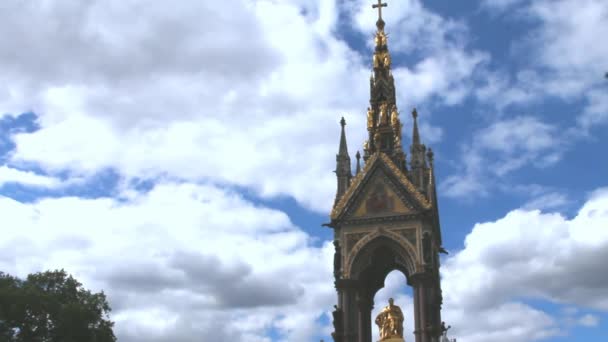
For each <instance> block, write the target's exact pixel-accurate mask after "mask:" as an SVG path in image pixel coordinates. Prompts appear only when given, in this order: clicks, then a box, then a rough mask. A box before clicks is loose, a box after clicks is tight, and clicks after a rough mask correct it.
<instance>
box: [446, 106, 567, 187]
mask: <svg viewBox="0 0 608 342" xmlns="http://www.w3.org/2000/svg"><path fill="white" fill-rule="evenodd" d="M557 131H558V128H557V126H556V125H554V124H549V123H547V122H544V121H542V119H540V118H538V117H535V116H519V117H514V118H505V119H502V120H497V121H494V122H492V123H491V124H490V125H488V126H486V127H483V128H482V129H479V130H478V131H476V132H474V133H473V135H472V139H471V141H470V142H468V143H466V144H463V145H462V147H461V156H460V158H461V160H462V166H461V167H459V168H458V169H457V172H456V173H455V174H453V175H451V176H449V177H447V178H446V179H445V180H444V181H443V182H442V183H441V189H442V191H443V192H444V193H445V194H446V195H448V196H450V197H467V196H469V197H470V196H483V195H485V194H487V193H488V192H489V190H490V189H492V187H496V186H497V185H499V184H498V183H499V182H500V180H501V179H502V178H504V177H505V176H506V175H508V174H510V173H513V172H515V171H517V170H519V169H521V168H523V167H525V166H529V165H533V166H535V167H538V168H545V167H548V166H551V165H553V164H555V163H556V162H558V161H559V160H560V159H561V156H562V154H563V152H564V150H565V149H566V148H567V147H568V146H567V145H566V142H565V141H564V140H563V139H561V137H560V136H559V135H558V134H557ZM497 180H498V182H497ZM498 188H501V187H500V186H498ZM502 188H503V189H505V190H507V191H512V190H513V189H512V188H505V187H502Z"/></svg>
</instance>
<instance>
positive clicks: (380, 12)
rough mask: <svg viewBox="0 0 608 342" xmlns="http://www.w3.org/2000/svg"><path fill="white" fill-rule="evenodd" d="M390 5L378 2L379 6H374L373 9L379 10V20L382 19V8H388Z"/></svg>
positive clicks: (379, 0) (380, 0)
mask: <svg viewBox="0 0 608 342" xmlns="http://www.w3.org/2000/svg"><path fill="white" fill-rule="evenodd" d="M387 6H388V5H387V4H386V2H385V3H383V2H382V0H378V3H377V4H373V5H372V8H377V9H378V18H380V19H382V7H387Z"/></svg>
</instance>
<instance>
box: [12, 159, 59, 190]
mask: <svg viewBox="0 0 608 342" xmlns="http://www.w3.org/2000/svg"><path fill="white" fill-rule="evenodd" d="M7 183H18V184H23V185H30V186H35V187H46V188H54V187H57V186H60V185H61V184H62V182H61V180H60V179H58V178H55V177H49V176H45V175H39V174H36V173H35V172H32V171H24V170H19V169H15V168H11V167H8V166H6V165H2V166H0V187H1V186H2V185H4V184H7Z"/></svg>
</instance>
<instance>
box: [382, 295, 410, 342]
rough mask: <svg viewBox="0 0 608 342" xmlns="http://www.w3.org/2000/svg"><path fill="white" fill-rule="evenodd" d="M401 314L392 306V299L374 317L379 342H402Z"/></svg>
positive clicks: (395, 306) (396, 307)
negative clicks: (378, 333)
mask: <svg viewBox="0 0 608 342" xmlns="http://www.w3.org/2000/svg"><path fill="white" fill-rule="evenodd" d="M403 319H404V317H403V312H402V311H401V308H400V307H398V306H397V305H395V304H394V301H393V298H390V299H389V300H388V305H387V306H385V307H384V309H382V311H380V313H379V314H378V316H377V317H376V324H377V325H378V328H379V329H380V341H382V342H403V341H405V340H404V339H403Z"/></svg>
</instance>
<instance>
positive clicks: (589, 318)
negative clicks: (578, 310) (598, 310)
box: [578, 314, 600, 327]
mask: <svg viewBox="0 0 608 342" xmlns="http://www.w3.org/2000/svg"><path fill="white" fill-rule="evenodd" d="M578 323H579V324H580V325H582V326H585V327H596V326H597V325H598V324H599V323H600V318H599V317H597V316H595V315H591V314H586V315H584V316H583V317H581V318H580V319H579V320H578Z"/></svg>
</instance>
